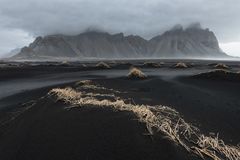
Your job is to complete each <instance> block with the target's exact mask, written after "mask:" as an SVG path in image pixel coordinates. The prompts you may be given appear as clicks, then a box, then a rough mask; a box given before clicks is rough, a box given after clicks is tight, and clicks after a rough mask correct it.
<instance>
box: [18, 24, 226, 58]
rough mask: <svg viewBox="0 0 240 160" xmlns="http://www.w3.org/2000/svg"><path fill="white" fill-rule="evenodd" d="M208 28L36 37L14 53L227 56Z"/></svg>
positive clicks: (33, 55)
mask: <svg viewBox="0 0 240 160" xmlns="http://www.w3.org/2000/svg"><path fill="white" fill-rule="evenodd" d="M226 56H227V55H226V54H225V53H223V52H222V51H221V49H220V48H219V45H218V41H217V38H216V37H215V35H214V33H213V32H211V31H209V30H208V29H201V28H187V29H183V28H182V27H178V28H175V29H172V30H170V31H167V32H165V33H164V34H162V35H159V36H156V37H154V38H152V39H151V40H149V41H148V40H145V39H143V38H141V37H140V36H132V35H130V36H124V35H123V34H122V33H119V34H114V35H111V34H109V33H100V32H86V33H82V34H79V35H77V36H64V35H53V36H46V37H43V38H42V37H38V38H36V40H35V41H34V42H33V43H31V44H30V45H29V46H28V47H24V48H22V50H21V52H20V53H19V54H17V55H16V56H14V58H17V59H34V58H36V59H37V58H44V57H45V58H49V57H51V58H60V57H62V58H74V57H75V58H76V59H77V58H80V59H84V58H146V57H147V58H191V57H193V58H203V57H226Z"/></svg>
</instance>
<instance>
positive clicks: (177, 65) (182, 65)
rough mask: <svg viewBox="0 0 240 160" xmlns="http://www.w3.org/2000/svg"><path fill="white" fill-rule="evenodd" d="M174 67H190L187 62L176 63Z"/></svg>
mask: <svg viewBox="0 0 240 160" xmlns="http://www.w3.org/2000/svg"><path fill="white" fill-rule="evenodd" d="M174 68H188V66H187V64H186V63H183V62H179V63H177V64H176V65H174Z"/></svg>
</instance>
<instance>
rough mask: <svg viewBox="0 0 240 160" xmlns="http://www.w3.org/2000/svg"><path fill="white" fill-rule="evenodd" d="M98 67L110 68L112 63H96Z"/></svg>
mask: <svg viewBox="0 0 240 160" xmlns="http://www.w3.org/2000/svg"><path fill="white" fill-rule="evenodd" d="M96 68H99V69H110V68H111V67H110V65H108V64H107V63H105V62H99V63H98V64H96Z"/></svg>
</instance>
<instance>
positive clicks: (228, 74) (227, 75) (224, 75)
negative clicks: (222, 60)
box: [192, 69, 240, 81]
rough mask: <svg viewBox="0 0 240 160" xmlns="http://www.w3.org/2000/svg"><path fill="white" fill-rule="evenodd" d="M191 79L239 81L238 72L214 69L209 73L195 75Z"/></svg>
mask: <svg viewBox="0 0 240 160" xmlns="http://www.w3.org/2000/svg"><path fill="white" fill-rule="evenodd" d="M192 77H194V78H201V79H214V80H229V81H240V73H239V72H232V71H229V70H226V69H214V70H211V71H209V72H203V73H199V74H197V75H193V76H192Z"/></svg>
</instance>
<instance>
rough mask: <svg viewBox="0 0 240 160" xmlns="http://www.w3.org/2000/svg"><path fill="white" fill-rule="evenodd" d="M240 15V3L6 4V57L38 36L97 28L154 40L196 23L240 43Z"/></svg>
mask: <svg viewBox="0 0 240 160" xmlns="http://www.w3.org/2000/svg"><path fill="white" fill-rule="evenodd" d="M239 15H240V0H121V1H120V0H38V1H37V0H0V36H1V39H0V53H4V52H7V51H8V50H11V49H14V48H16V47H22V46H23V45H27V44H28V43H29V42H31V41H32V40H33V37H35V36H38V35H47V34H56V33H61V34H78V33H81V32H83V31H85V30H86V29H87V28H97V29H101V30H105V31H108V32H111V33H116V32H124V33H125V34H138V35H141V36H143V37H145V38H151V37H152V36H153V35H156V34H160V33H162V32H164V31H166V30H167V29H169V28H171V27H172V26H174V25H175V24H183V25H185V26H186V25H188V24H190V23H193V22H200V23H201V24H202V26H204V27H207V28H210V29H211V30H213V31H214V32H215V33H216V35H217V37H218V39H219V41H220V43H222V44H225V45H226V44H228V43H230V42H234V43H239V44H240V20H239ZM239 56H240V53H239Z"/></svg>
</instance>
